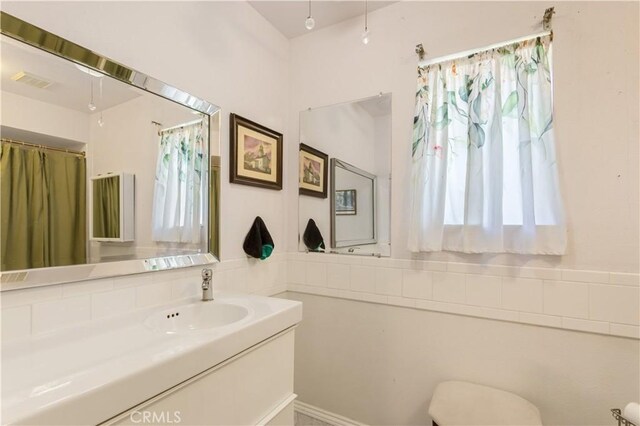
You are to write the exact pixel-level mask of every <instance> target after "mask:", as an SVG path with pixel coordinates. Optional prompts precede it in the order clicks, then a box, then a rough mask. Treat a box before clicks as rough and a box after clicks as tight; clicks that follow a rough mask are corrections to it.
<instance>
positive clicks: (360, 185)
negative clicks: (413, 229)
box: [298, 93, 391, 256]
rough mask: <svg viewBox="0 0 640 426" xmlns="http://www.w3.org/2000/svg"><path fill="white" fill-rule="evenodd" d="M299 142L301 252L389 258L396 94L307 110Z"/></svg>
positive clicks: (303, 113)
mask: <svg viewBox="0 0 640 426" xmlns="http://www.w3.org/2000/svg"><path fill="white" fill-rule="evenodd" d="M300 142H301V150H300V169H299V186H300V195H299V201H298V214H299V218H298V221H299V223H298V227H299V250H300V251H315V252H325V253H326V252H330V253H340V254H353V255H366V256H390V255H391V244H390V238H389V233H390V221H389V219H390V200H391V198H390V197H391V94H382V93H381V94H379V95H377V96H373V97H370V98H366V99H362V100H357V101H353V102H347V103H342V104H338V105H331V106H327V107H321V108H313V109H309V110H307V111H302V112H301V113H300ZM323 163H324V164H323ZM325 165H329V166H330V167H324V166H325ZM325 188H327V189H328V190H325ZM314 189H317V190H314Z"/></svg>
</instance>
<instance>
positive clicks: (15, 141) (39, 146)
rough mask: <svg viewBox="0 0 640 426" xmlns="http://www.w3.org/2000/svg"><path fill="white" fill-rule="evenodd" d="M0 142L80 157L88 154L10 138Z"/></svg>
mask: <svg viewBox="0 0 640 426" xmlns="http://www.w3.org/2000/svg"><path fill="white" fill-rule="evenodd" d="M0 141H2V142H4V143H10V144H13V145H22V146H28V147H30V148H37V149H46V150H49V151H57V152H65V153H67V154H73V155H79V156H81V157H84V156H85V155H86V153H85V152H83V151H74V150H72V149H67V148H54V147H52V146H46V145H38V144H34V143H29V142H23V141H17V140H14V139H8V138H1V139H0Z"/></svg>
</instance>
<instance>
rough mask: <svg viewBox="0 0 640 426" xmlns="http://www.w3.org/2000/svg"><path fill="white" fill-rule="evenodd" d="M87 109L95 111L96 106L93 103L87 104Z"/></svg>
mask: <svg viewBox="0 0 640 426" xmlns="http://www.w3.org/2000/svg"><path fill="white" fill-rule="evenodd" d="M87 107H88V108H89V111H95V110H96V104H94V103H93V102H89V105H87Z"/></svg>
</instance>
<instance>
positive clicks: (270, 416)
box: [257, 393, 298, 426]
mask: <svg viewBox="0 0 640 426" xmlns="http://www.w3.org/2000/svg"><path fill="white" fill-rule="evenodd" d="M297 397H298V395H296V394H295V393H292V394H291V395H289V396H288V397H287V398H285V400H284V401H282V402H281V403H280V404H278V405H277V406H276V407H275V408H274V409H273V410H271V411H270V412H269V413H268V414H267V415H266V416H264V417H263V418H262V419H260V421H259V422H258V423H257V426H264V425H267V424H269V422H270V421H271V420H273V419H274V418H275V417H276V416H277V415H278V414H280V413H281V412H282V411H283V410H284V409H285V408H287V407H288V406H289V405H290V404H292V403H294V410H295V400H296V398H297Z"/></svg>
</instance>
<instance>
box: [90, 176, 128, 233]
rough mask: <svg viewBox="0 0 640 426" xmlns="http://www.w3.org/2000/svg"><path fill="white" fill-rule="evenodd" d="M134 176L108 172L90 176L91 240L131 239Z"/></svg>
mask: <svg viewBox="0 0 640 426" xmlns="http://www.w3.org/2000/svg"><path fill="white" fill-rule="evenodd" d="M134 184H135V181H134V176H133V175H132V174H130V173H117V174H112V173H109V174H107V175H103V176H94V177H92V178H91V239H92V240H93V241H119V242H125V241H134V226H135V224H134V218H135V212H134V210H135V198H134V191H135V187H134Z"/></svg>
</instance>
